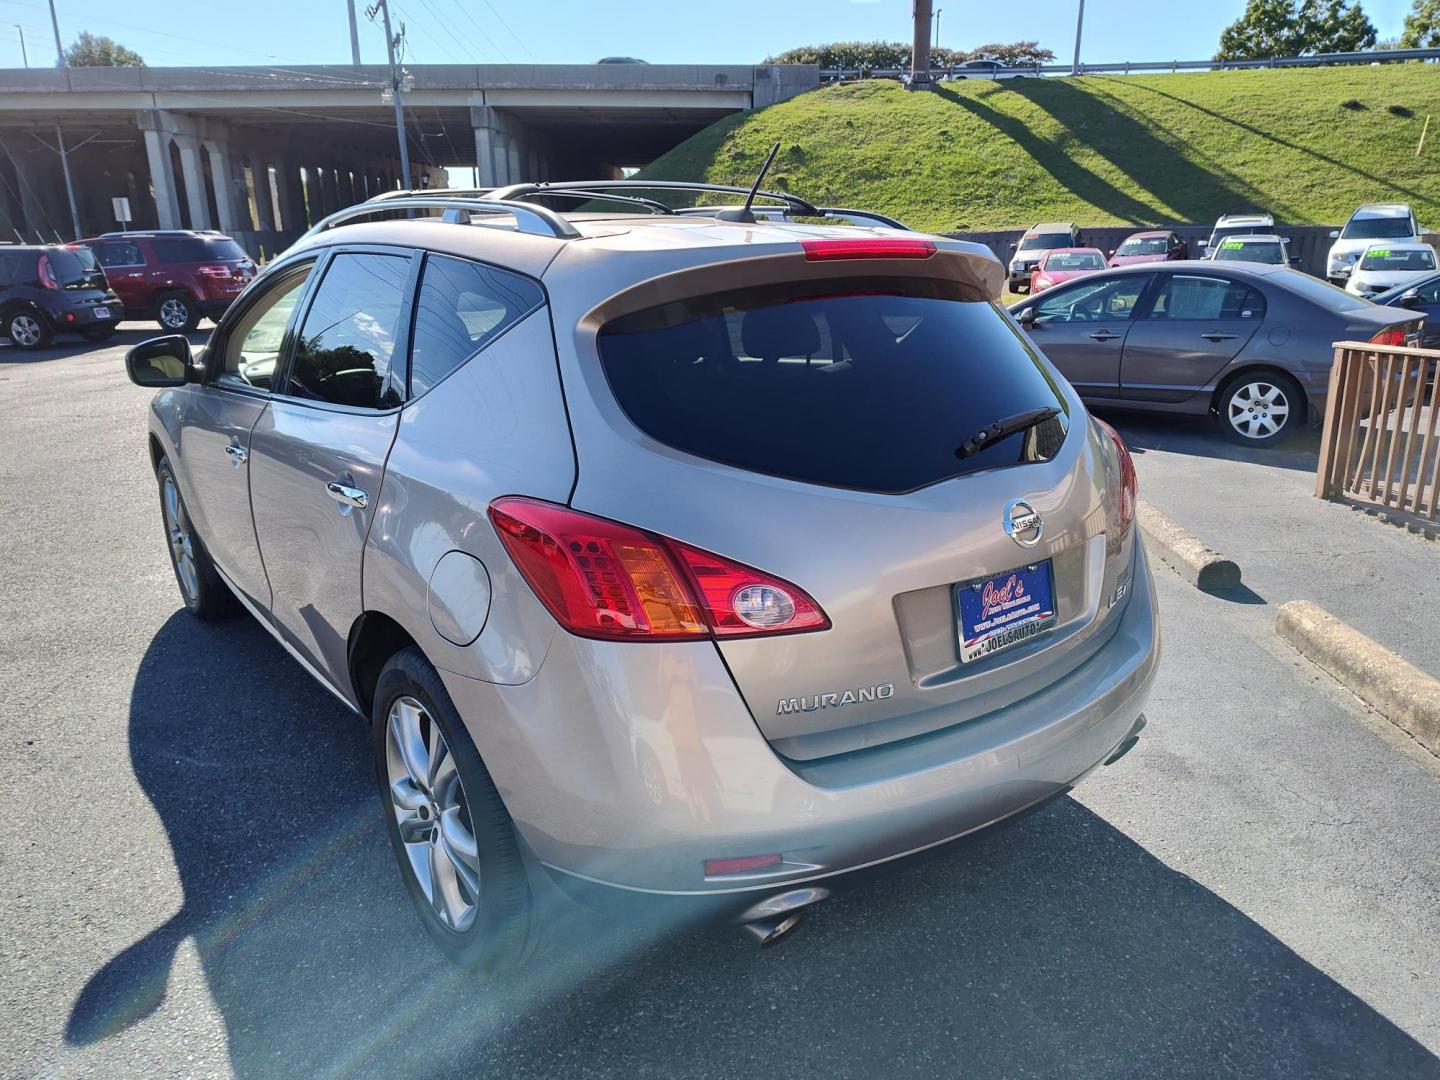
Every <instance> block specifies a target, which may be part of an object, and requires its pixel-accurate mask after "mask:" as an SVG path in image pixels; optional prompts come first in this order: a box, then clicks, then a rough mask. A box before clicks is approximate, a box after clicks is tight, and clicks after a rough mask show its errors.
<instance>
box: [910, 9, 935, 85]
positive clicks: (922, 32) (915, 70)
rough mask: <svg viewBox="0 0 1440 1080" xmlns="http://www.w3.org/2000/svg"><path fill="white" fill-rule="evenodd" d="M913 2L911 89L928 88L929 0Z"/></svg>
mask: <svg viewBox="0 0 1440 1080" xmlns="http://www.w3.org/2000/svg"><path fill="white" fill-rule="evenodd" d="M914 2H915V41H914V46H913V48H912V49H911V50H910V82H909V83H908V84H907V85H908V86H909V88H910V89H911V90H928V89H929V88H930V8H931V3H930V0H914Z"/></svg>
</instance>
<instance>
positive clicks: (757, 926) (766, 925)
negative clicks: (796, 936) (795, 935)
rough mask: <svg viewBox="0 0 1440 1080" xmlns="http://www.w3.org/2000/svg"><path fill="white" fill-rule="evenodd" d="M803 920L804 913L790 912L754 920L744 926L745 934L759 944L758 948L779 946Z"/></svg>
mask: <svg viewBox="0 0 1440 1080" xmlns="http://www.w3.org/2000/svg"><path fill="white" fill-rule="evenodd" d="M804 918H805V912H803V911H792V912H791V913H790V914H789V915H781V916H777V917H776V918H773V919H756V920H755V921H754V922H748V923H746V924H745V932H746V933H748V934H749V935H750V936H751V937H753V938H754V939H755V940H756V941H757V942H758V943H759V945H760V948H762V949H768V948H770V946H772V945H777V944H779V943H780V940H781V939H782V938H785V937H789V936H790V934H791V933H792V932H793V931H794V930H795V928H796V927H797V926H799V925H800V923H801V921H802V920H803V919H804Z"/></svg>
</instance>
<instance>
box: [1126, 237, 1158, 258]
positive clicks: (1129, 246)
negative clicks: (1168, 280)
mask: <svg viewBox="0 0 1440 1080" xmlns="http://www.w3.org/2000/svg"><path fill="white" fill-rule="evenodd" d="M1169 250H1170V247H1169V243H1168V241H1167V240H1166V239H1165V237H1163V236H1146V237H1135V236H1132V237H1131V238H1130V239H1129V240H1126V241H1125V242H1124V243H1123V244H1121V245H1120V246H1119V248H1117V249H1116V251H1115V254H1116V255H1164V254H1165V253H1166V252H1167V251H1169Z"/></svg>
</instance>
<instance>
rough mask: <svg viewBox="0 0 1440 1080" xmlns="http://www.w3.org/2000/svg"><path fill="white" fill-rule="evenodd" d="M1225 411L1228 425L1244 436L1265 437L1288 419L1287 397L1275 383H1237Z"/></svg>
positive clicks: (1257, 438) (1258, 438)
mask: <svg viewBox="0 0 1440 1080" xmlns="http://www.w3.org/2000/svg"><path fill="white" fill-rule="evenodd" d="M1225 413H1226V416H1227V418H1228V419H1229V421H1230V426H1231V427H1232V428H1234V429H1235V431H1236V432H1238V433H1239V434H1240V435H1243V436H1244V437H1245V438H1247V439H1256V440H1260V439H1268V438H1270V437H1271V436H1273V435H1275V434H1277V433H1278V432H1279V431H1280V429H1281V428H1283V427H1284V426H1285V424H1286V422H1287V421H1288V420H1289V419H1290V399H1289V398H1288V397H1287V396H1286V394H1285V391H1284V390H1283V389H1282V388H1281V387H1279V386H1276V385H1275V384H1274V383H1270V382H1264V381H1261V380H1256V381H1254V382H1242V383H1237V384H1236V385H1235V387H1234V388H1233V389H1232V390H1231V391H1230V400H1229V401H1228V402H1227V403H1226V409H1225Z"/></svg>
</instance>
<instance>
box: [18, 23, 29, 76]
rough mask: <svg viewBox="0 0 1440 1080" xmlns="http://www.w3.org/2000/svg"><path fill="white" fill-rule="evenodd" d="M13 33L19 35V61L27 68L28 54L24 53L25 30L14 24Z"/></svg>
mask: <svg viewBox="0 0 1440 1080" xmlns="http://www.w3.org/2000/svg"><path fill="white" fill-rule="evenodd" d="M15 32H16V33H17V34H19V35H20V60H21V62H22V63H24V65H25V66H26V67H27V68H28V67H29V66H30V54H29V53H28V52H26V51H25V28H24V27H23V26H21V25H20V24H19V23H16V24H15Z"/></svg>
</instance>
